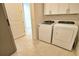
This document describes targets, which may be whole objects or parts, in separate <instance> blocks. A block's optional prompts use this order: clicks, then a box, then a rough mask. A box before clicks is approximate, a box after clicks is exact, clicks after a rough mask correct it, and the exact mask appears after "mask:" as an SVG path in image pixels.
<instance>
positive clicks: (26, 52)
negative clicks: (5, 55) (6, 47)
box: [12, 35, 75, 56]
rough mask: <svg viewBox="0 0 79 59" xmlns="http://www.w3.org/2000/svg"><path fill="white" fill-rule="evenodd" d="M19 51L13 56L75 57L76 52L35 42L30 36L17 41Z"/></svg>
mask: <svg viewBox="0 0 79 59" xmlns="http://www.w3.org/2000/svg"><path fill="white" fill-rule="evenodd" d="M15 43H16V47H17V51H16V52H15V53H14V54H13V55H12V56H74V55H75V51H73V52H71V51H67V50H64V49H62V48H59V47H57V46H54V45H51V44H48V43H45V42H42V41H39V40H33V39H32V37H31V36H30V35H26V36H24V37H22V38H19V39H16V40H15Z"/></svg>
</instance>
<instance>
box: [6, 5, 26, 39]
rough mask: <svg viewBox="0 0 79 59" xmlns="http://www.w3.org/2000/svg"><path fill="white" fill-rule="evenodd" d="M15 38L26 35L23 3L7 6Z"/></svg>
mask: <svg viewBox="0 0 79 59" xmlns="http://www.w3.org/2000/svg"><path fill="white" fill-rule="evenodd" d="M5 8H6V12H7V15H8V19H9V21H10V25H11V30H12V33H13V36H14V38H15V39H16V38H19V37H20V36H22V35H24V34H25V32H24V21H23V20H24V18H23V6H22V4H21V3H13V4H7V3H6V4H5Z"/></svg>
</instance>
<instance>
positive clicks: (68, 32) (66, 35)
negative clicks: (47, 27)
mask: <svg viewBox="0 0 79 59" xmlns="http://www.w3.org/2000/svg"><path fill="white" fill-rule="evenodd" d="M65 25H66V24H65ZM73 34H74V28H73V27H72V26H70V27H69V26H68V25H67V26H64V24H63V26H62V25H59V24H58V25H55V26H54V32H53V40H52V44H55V45H57V46H60V47H62V48H65V49H68V50H71V49H72V46H73V43H74V40H75V37H74V38H73Z"/></svg>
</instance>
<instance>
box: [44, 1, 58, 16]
mask: <svg viewBox="0 0 79 59" xmlns="http://www.w3.org/2000/svg"><path fill="white" fill-rule="evenodd" d="M51 14H58V4H57V3H47V4H44V15H51Z"/></svg>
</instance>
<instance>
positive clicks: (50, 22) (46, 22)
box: [42, 21, 54, 25]
mask: <svg viewBox="0 0 79 59" xmlns="http://www.w3.org/2000/svg"><path fill="white" fill-rule="evenodd" d="M53 23H54V21H44V22H43V23H42V24H48V25H51V24H53Z"/></svg>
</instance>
